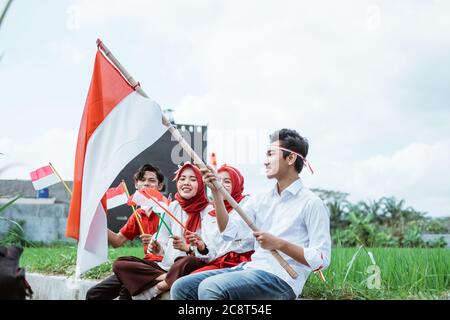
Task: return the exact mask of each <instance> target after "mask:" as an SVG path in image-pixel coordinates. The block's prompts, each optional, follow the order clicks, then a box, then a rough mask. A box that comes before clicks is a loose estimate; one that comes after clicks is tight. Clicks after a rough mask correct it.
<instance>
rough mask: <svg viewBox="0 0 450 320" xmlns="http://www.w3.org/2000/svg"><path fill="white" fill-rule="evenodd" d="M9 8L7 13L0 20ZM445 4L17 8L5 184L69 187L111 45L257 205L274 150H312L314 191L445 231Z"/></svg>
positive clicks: (448, 115) (449, 154)
mask: <svg viewBox="0 0 450 320" xmlns="http://www.w3.org/2000/svg"><path fill="white" fill-rule="evenodd" d="M5 3H6V1H4V0H0V6H4V4H5ZM449 9H450V3H449V2H446V1H395V2H394V1H356V0H355V1H343V2H342V1H340V2H337V1H309V2H300V1H206V0H205V1H181V0H180V1H138V0H135V1H126V2H125V1H111V0H110V1H106V0H105V1H103V0H89V1H81V0H80V1H50V0H47V1H39V2H38V1H21V0H16V1H15V2H14V3H13V5H12V6H11V9H10V12H9V14H8V16H7V18H6V20H5V22H4V25H3V28H2V30H1V31H0V52H2V51H3V52H4V53H5V55H4V58H3V60H2V62H1V63H0V88H1V89H0V90H1V91H0V92H1V94H0V96H1V100H0V101H1V102H0V110H1V119H2V121H1V123H2V125H1V129H0V130H1V135H0V151H1V152H3V153H5V154H7V157H3V158H0V161H2V162H0V164H3V163H5V162H12V161H19V162H21V163H23V165H21V166H19V167H16V168H15V169H11V170H9V171H7V172H5V173H4V174H3V176H2V178H15V177H17V178H27V177H28V172H29V171H31V170H33V169H35V168H37V167H39V166H41V165H44V164H46V163H47V162H48V161H52V163H54V164H55V166H57V167H58V168H59V169H60V171H61V172H62V174H63V175H64V176H65V177H67V179H71V177H72V172H73V158H74V150H75V143H76V134H77V131H78V125H79V121H80V118H81V113H82V109H83V106H84V100H85V97H86V93H87V89H88V85H89V81H90V76H91V72H92V67H93V59H94V55H95V50H96V47H95V40H96V38H97V37H100V38H102V40H104V42H105V43H106V44H107V45H108V46H109V47H110V48H111V50H113V52H114V53H115V55H116V56H117V57H118V58H119V59H120V60H121V62H122V63H123V64H124V65H125V66H126V67H127V68H128V70H129V71H130V72H131V73H132V74H133V75H134V77H135V78H136V79H138V80H139V81H140V82H141V84H142V85H143V87H144V89H145V90H146V91H147V93H149V94H150V95H151V97H152V98H153V99H154V100H156V101H157V102H158V103H159V104H160V105H161V106H162V107H163V108H167V107H170V108H173V109H175V110H176V113H175V118H176V120H178V121H183V122H184V121H186V122H193V123H197V124H203V123H207V124H208V125H209V129H210V141H209V146H210V149H209V150H210V151H215V152H217V155H218V160H219V163H222V162H227V163H229V164H235V165H237V166H238V167H239V168H241V169H242V171H243V173H244V175H245V178H246V182H247V183H246V187H247V188H246V189H247V191H248V192H250V193H255V192H259V191H261V190H262V189H265V188H268V187H270V186H271V185H272V184H273V181H268V180H266V179H265V177H264V175H263V174H262V173H261V168H262V160H263V155H264V147H265V145H266V143H267V140H265V139H264V137H266V136H267V133H268V132H270V131H271V130H273V129H277V128H282V127H289V128H294V129H296V130H298V131H299V132H300V134H302V135H305V136H306V137H308V138H309V140H310V143H311V148H310V155H309V156H308V158H309V159H310V161H311V163H312V164H313V167H314V169H315V171H316V174H314V175H311V174H310V173H308V172H307V171H305V172H304V173H303V174H302V175H303V176H304V179H305V180H306V183H307V184H308V185H309V186H311V187H321V188H326V189H335V190H340V191H346V192H349V193H350V194H351V195H352V198H353V199H372V198H378V197H381V196H384V195H386V196H391V195H393V196H396V197H397V198H405V199H406V202H407V204H408V205H411V206H413V207H415V208H416V209H419V210H423V211H428V212H430V214H432V215H434V216H444V215H450V199H449V195H450V183H449V181H450V173H449V172H448V167H449V165H450V126H449V125H448V123H450V108H449V106H448V103H449V101H450V99H449V98H450V90H449V89H448V86H449V85H450V60H449V59H448V57H449V55H450V41H449V40H450V19H449V18H448V17H449V13H450V11H449Z"/></svg>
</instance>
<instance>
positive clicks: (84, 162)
mask: <svg viewBox="0 0 450 320" xmlns="http://www.w3.org/2000/svg"><path fill="white" fill-rule="evenodd" d="M166 130H167V128H166V127H165V126H164V125H163V124H162V113H161V108H160V107H159V105H158V104H157V103H155V102H154V101H152V100H151V99H148V98H144V97H143V96H141V95H140V94H139V93H137V92H136V91H135V89H134V88H133V87H132V86H131V85H130V84H129V83H128V82H127V81H126V80H125V78H124V77H123V76H122V74H121V73H120V72H119V70H118V69H117V68H116V67H115V66H113V64H112V63H111V62H110V61H109V60H108V59H107V58H106V57H105V56H104V55H103V53H102V52H101V51H100V50H98V51H97V55H96V57H95V65H94V71H93V75H92V79H91V85H90V88H89V93H88V96H87V100H86V104H85V107H84V112H83V116H82V119H81V124H80V130H79V133H78V142H77V149H76V155H75V173H74V186H73V195H72V201H71V203H70V210H69V216H68V219H67V226H66V236H67V237H71V238H74V239H77V240H78V251H77V265H76V277H79V276H80V275H81V274H82V273H83V272H86V271H87V270H89V269H91V268H93V267H95V266H97V265H99V264H101V263H103V262H105V261H107V255H108V250H107V249H108V240H107V224H106V215H105V212H106V208H105V207H106V201H105V193H106V191H107V190H108V188H109V186H110V185H111V183H112V182H113V181H114V179H115V178H116V176H117V175H118V174H119V173H120V171H121V170H122V169H123V168H124V167H125V166H126V165H127V164H128V163H129V162H130V161H131V160H132V159H134V158H135V157H136V156H137V155H138V154H140V153H141V152H142V151H144V150H145V149H147V148H148V147H149V146H151V145H152V144H153V143H154V142H155V141H156V140H158V139H159V138H160V137H161V136H162V135H163V134H164V132H165V131H166Z"/></svg>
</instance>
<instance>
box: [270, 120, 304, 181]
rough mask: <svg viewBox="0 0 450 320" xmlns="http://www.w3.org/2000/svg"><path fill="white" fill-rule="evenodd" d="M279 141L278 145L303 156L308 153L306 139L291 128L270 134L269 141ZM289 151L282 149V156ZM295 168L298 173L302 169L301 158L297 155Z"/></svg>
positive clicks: (285, 155) (284, 156) (285, 156)
mask: <svg viewBox="0 0 450 320" xmlns="http://www.w3.org/2000/svg"><path fill="white" fill-rule="evenodd" d="M275 141H280V147H283V148H286V149H289V150H292V151H294V152H297V153H299V154H301V155H302V156H303V157H304V158H306V156H307V155H308V149H309V143H308V140H307V139H306V138H304V137H302V136H301V135H299V134H298V132H297V131H295V130H292V129H281V130H277V131H275V132H274V133H272V134H271V135H270V142H271V143H273V142H275ZM290 154H291V152H289V151H285V150H283V158H284V159H286V158H287V157H288V156H289V155H290ZM294 166H295V170H297V172H298V173H300V172H301V171H302V169H303V160H302V158H301V157H299V156H297V160H296V161H295V164H294Z"/></svg>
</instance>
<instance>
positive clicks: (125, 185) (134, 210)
mask: <svg viewBox="0 0 450 320" xmlns="http://www.w3.org/2000/svg"><path fill="white" fill-rule="evenodd" d="M122 183H123V186H124V187H125V193H126V194H127V198H130V193H129V192H128V188H127V184H126V183H125V180H122ZM131 208H132V209H133V214H134V217H135V218H136V221H137V223H138V225H139V229H140V230H141V234H144V233H145V232H144V228H142V224H141V221H140V217H139V215H138V214H137V212H136V208H135V207H134V206H133V205H132V206H131Z"/></svg>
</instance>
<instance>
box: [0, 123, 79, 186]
mask: <svg viewBox="0 0 450 320" xmlns="http://www.w3.org/2000/svg"><path fill="white" fill-rule="evenodd" d="M76 139H77V132H75V131H74V130H62V129H59V128H55V129H50V130H48V131H46V132H44V133H43V134H42V135H39V136H35V137H33V136H29V137H26V138H22V139H15V138H14V137H5V138H2V139H0V150H1V152H2V153H4V154H5V157H1V158H0V167H6V166H9V165H11V164H16V166H14V167H11V168H10V169H8V170H6V171H5V172H3V173H2V175H1V178H2V179H29V178H30V176H29V173H30V172H31V171H33V170H35V169H37V168H40V167H42V166H45V165H47V164H48V163H49V162H51V163H52V164H53V165H54V166H55V168H56V169H57V170H58V171H59V172H60V173H61V175H62V176H63V178H64V179H66V180H71V179H72V178H73V169H74V167H73V165H74V159H75V146H76Z"/></svg>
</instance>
